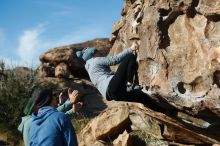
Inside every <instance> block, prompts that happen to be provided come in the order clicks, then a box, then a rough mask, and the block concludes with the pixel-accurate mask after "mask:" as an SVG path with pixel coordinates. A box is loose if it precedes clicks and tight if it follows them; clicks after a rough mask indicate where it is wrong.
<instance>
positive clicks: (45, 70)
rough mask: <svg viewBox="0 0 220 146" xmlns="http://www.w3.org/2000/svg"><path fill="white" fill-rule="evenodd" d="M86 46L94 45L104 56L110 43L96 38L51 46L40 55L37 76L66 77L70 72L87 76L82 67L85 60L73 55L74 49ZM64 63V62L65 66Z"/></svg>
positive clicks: (74, 74) (81, 48)
mask: <svg viewBox="0 0 220 146" xmlns="http://www.w3.org/2000/svg"><path fill="white" fill-rule="evenodd" d="M88 47H94V48H96V49H97V50H98V52H99V54H100V55H101V56H106V55H107V54H108V53H109V50H110V48H111V43H110V41H109V39H108V38H98V39H94V40H91V41H87V42H83V43H79V44H71V45H66V46H61V47H57V48H52V49H50V50H48V51H47V52H45V53H43V54H41V55H40V61H41V62H42V64H41V65H40V66H39V67H38V70H37V74H38V76H39V77H58V76H59V77H64V78H66V77H67V76H69V75H68V74H70V75H72V76H75V77H88V75H87V73H86V71H85V68H84V64H85V62H84V61H82V60H81V59H79V58H77V57H76V55H75V53H76V51H79V50H83V49H85V48H88ZM64 64H66V65H65V67H64ZM57 66H58V67H57ZM61 66H62V67H61ZM61 68H62V69H61ZM61 70H62V73H61ZM64 70H65V71H64ZM64 72H65V73H64ZM64 74H65V75H64Z"/></svg>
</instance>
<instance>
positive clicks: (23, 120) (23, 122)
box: [18, 115, 32, 133]
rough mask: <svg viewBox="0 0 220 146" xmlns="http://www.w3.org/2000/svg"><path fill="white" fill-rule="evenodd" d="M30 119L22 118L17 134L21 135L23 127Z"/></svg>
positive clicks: (29, 116)
mask: <svg viewBox="0 0 220 146" xmlns="http://www.w3.org/2000/svg"><path fill="white" fill-rule="evenodd" d="M31 117H32V116H31V115H28V116H24V117H22V119H21V123H20V125H19V126H18V131H19V132H21V133H23V131H24V125H25V124H26V122H28V121H29V119H30V118H31Z"/></svg>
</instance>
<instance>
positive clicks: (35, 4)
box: [0, 0, 123, 67]
mask: <svg viewBox="0 0 220 146" xmlns="http://www.w3.org/2000/svg"><path fill="white" fill-rule="evenodd" d="M122 6H123V0H1V1H0V18H1V22H0V59H1V60H2V59H3V60H5V61H6V62H7V63H8V64H9V65H15V66H16V65H23V66H29V67H30V66H36V65H37V64H38V63H39V59H38V58H39V55H40V54H42V53H43V52H45V51H47V50H48V49H50V48H53V47H58V46H62V45H68V44H73V43H79V42H83V41H87V40H90V39H94V38H97V37H110V36H111V30H112V26H113V24H114V23H115V22H116V21H117V20H119V19H120V13H121V10H122Z"/></svg>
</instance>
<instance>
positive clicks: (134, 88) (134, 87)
mask: <svg viewBox="0 0 220 146" xmlns="http://www.w3.org/2000/svg"><path fill="white" fill-rule="evenodd" d="M142 89H143V87H142V86H140V85H137V84H134V83H133V84H131V85H127V89H126V90H127V92H132V91H140V90H142Z"/></svg>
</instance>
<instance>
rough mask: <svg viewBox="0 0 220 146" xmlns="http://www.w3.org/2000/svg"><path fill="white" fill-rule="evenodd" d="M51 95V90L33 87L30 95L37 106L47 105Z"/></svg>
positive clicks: (50, 100)
mask: <svg viewBox="0 0 220 146" xmlns="http://www.w3.org/2000/svg"><path fill="white" fill-rule="evenodd" d="M52 97H53V95H52V91H51V90H49V89H41V88H37V89H35V90H34V92H33V93H32V96H31V98H32V99H33V100H34V101H35V105H36V107H38V108H41V107H43V106H49V105H50V104H51V102H52Z"/></svg>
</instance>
